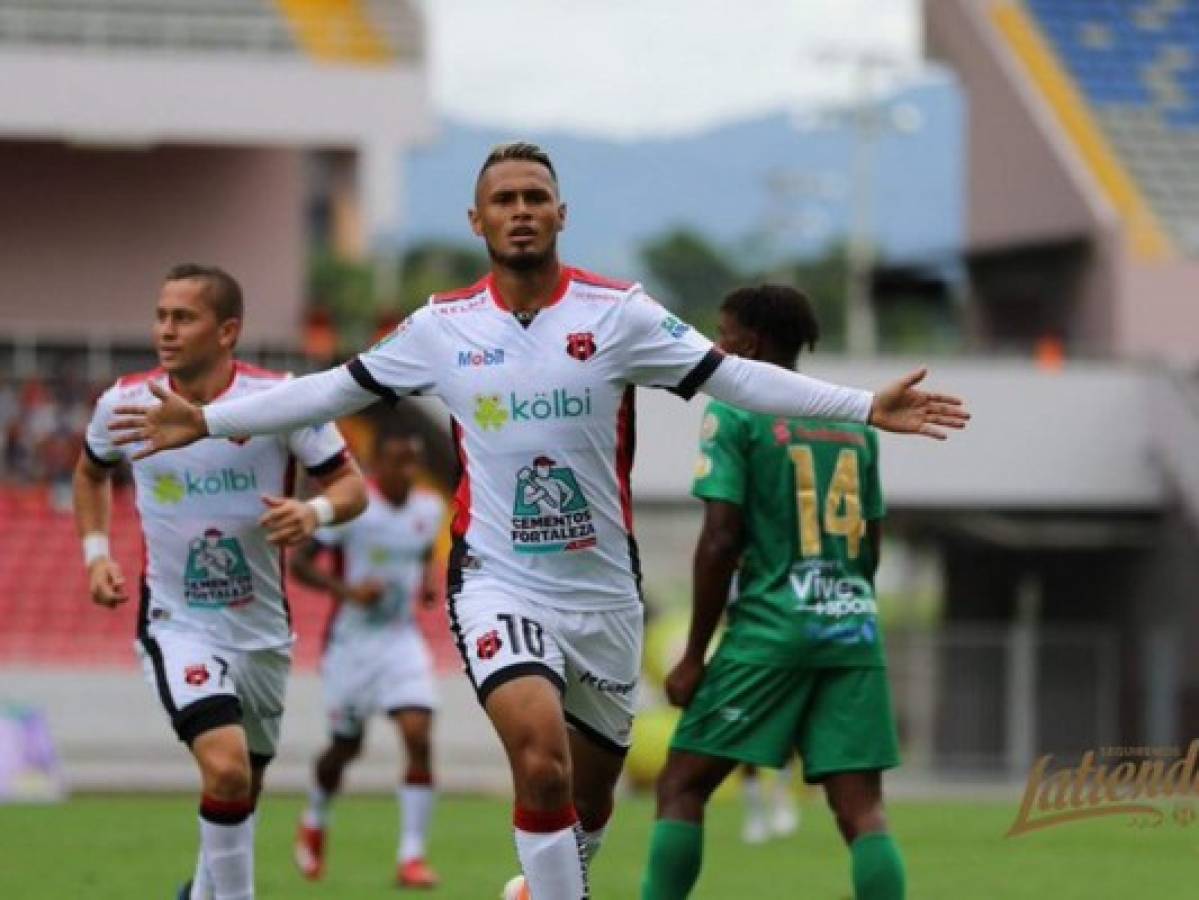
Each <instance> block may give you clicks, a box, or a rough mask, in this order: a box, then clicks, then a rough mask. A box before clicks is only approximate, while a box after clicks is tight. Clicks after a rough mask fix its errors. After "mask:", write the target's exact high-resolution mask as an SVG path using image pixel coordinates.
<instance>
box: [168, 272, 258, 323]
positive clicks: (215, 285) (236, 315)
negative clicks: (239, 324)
mask: <svg viewBox="0 0 1199 900" xmlns="http://www.w3.org/2000/svg"><path fill="white" fill-rule="evenodd" d="M189 278H195V279H198V280H200V281H203V282H204V284H205V287H206V290H205V291H204V297H205V299H206V300H207V301H208V305H209V306H210V307H211V308H212V311H213V312H214V313H216V317H217V319H218V320H219V321H221V322H224V321H225V320H226V319H242V318H244V317H245V304H244V303H243V302H242V296H241V285H240V284H238V283H237V279H236V278H234V277H233V276H232V275H230V274H229V273H228V272H226V271H225V270H224V269H221V268H218V267H217V266H202V265H200V264H198V263H179V264H178V265H175V266H171V268H170V271H168V272H167V277H166V280H167V281H184V280H186V279H189Z"/></svg>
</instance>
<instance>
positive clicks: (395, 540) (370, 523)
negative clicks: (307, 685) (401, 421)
mask: <svg viewBox="0 0 1199 900" xmlns="http://www.w3.org/2000/svg"><path fill="white" fill-rule="evenodd" d="M420 461H421V442H420V439H419V438H417V437H405V436H402V435H396V434H387V433H386V432H381V433H380V437H379V438H378V439H377V440H376V441H375V452H374V459H373V461H372V471H373V474H374V484H373V485H372V487H371V491H370V501H369V503H368V504H367V507H366V512H364V513H363V514H362V515H361V516H359V517H358V518H357V519H355V520H354V521H352V522H347V523H346V524H345V525H340V526H337V527H336V528H322V529H321V530H320V531H318V532H317V533H316V540H315V541H313V542H312V543H311V544H309V545H308V546H307V547H306V548H305V549H304V550H302V551H301V552H300V553H299V554H297V556H296V557H295V559H294V560H293V562H292V571H293V572H294V573H295V575H296V577H297V578H299V579H300V580H301V581H303V582H305V583H306V584H310V585H312V586H313V587H319V588H323V589H324V590H326V591H328V592H329V593H330V595H331V596H332V597H333V602H334V604H335V605H334V611H333V615H332V619H331V621H330V623H329V626H328V630H327V632H326V642H325V652H324V658H323V660H322V662H321V676H322V678H323V679H324V686H325V709H326V711H327V713H328V717H329V734H330V741H329V745H328V746H327V747H326V748H325V749H324V751H323V752H322V753H321V754H320V756H319V757H318V758H317V760H316V765H315V767H314V772H313V776H314V778H313V785H312V787H311V788H310V789H309V793H308V808H307V809H306V810H305V811H304V815H303V817H302V819H301V821H300V826H299V829H298V833H297V838H296V848H295V858H296V864H297V865H298V866H299V868H300V871H301V872H302V873H303V874H304V876H305V877H306V878H309V879H311V880H315V879H318V878H320V877H321V875H322V874H323V873H324V867H325V843H326V841H325V837H326V831H327V827H328V819H329V806H330V804H331V803H332V801H333V797H334V795H336V793H337V791H338V790H339V788H340V787H341V779H342V774H343V773H344V771H345V769H346V767H347V766H348V765H349V764H350V763H351V762H352V761H353V760H354V758H355V757H357V756H358V754H359V752H361V750H362V739H363V732H364V729H365V727H366V722H367V719H369V718H370V717H371V715H373V714H374V713H384V714H386V715H387V716H388V717H389V718H391V719H392V721H394V722H395V726H396V732H397V734H398V735H399V738H400V741H401V743H402V744H403V745H404V749H405V751H406V753H407V757H408V765H407V769H406V770H405V772H404V775H403V778H402V782H401V784H400V786H399V788H398V789H397V792H396V799H397V800H398V801H399V804H400V826H401V834H400V843H399V846H398V848H397V851H396V864H397V868H396V882H397V883H398V884H399V886H400V887H433V886H435V885H436V884H437V877H436V875H435V874H434V873H433V871H432V869H430V868H429V866H428V865H427V863H426V862H425V841H426V834H427V832H428V827H429V820H430V817H431V815H432V810H433V799H434V794H433V766H432V760H431V754H430V736H431V731H432V726H433V711H434V709H435V708H436V706H437V699H436V692H435V690H434V685H433V666H432V659H431V658H430V656H429V651H428V648H427V647H426V646H425V641H424V638H423V637H422V636H421V633H420V629H419V628H418V627H417V625H416V623H415V622H414V621H413V617H412V606H413V603H414V602H415V601H417V600H418V599H419V600H420V601H421V602H423V603H424V604H426V605H428V604H431V603H434V602H436V598H437V597H438V596H439V591H438V575H437V573H436V572H434V570H433V567H432V566H431V565H430V562H431V557H432V553H433V545H434V543H435V542H436V540H437V536H438V534H439V533H440V531H441V527H442V522H443V520H444V518H445V504H444V502H443V501H442V499H441V497H440V496H439V495H438V494H437V492H436V491H433V490H429V489H428V488H422V487H420V486H418V485H417V484H416V483H415V479H416V477H417V475H418V474H419V472H420ZM322 548H328V549H330V550H334V551H335V552H336V553H337V555H338V557H339V563H340V564H339V565H338V566H337V567H336V569H335V570H334V571H329V572H326V571H322V570H321V569H320V568H318V567H317V565H316V564H315V560H316V557H317V554H318V553H320V551H321V549H322Z"/></svg>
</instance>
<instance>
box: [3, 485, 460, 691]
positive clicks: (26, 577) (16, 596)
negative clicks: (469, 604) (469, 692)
mask: <svg viewBox="0 0 1199 900" xmlns="http://www.w3.org/2000/svg"><path fill="white" fill-rule="evenodd" d="M110 533H111V535H112V546H113V552H114V553H115V554H116V556H117V558H118V560H119V561H120V563H121V567H122V569H123V570H124V572H125V574H126V577H127V578H129V579H130V581H131V583H132V584H133V586H134V590H133V596H134V599H133V600H131V602H130V603H128V604H126V605H125V606H123V607H121V608H119V609H117V610H114V611H109V610H103V609H100V608H99V607H97V606H93V605H92V604H91V603H90V602H89V601H88V595H87V579H86V576H85V574H84V571H83V567H82V565H81V563H80V556H79V538H78V536H77V535H76V534H75V523H74V520H73V519H72V517H71V514H70V513H69V512H63V511H61V510H58V509H56V508H55V507H54V505H53V504H52V503H51V500H50V494H49V492H48V491H47V490H46V488H45V487H44V486H18V485H6V486H2V487H0V546H2V547H4V553H3V554H0V620H3V621H4V623H5V625H4V628H3V630H0V663H3V664H8V665H13V664H26V665H29V664H32V665H37V666H50V667H75V666H87V667H95V666H130V665H133V664H134V662H135V657H134V653H133V647H132V639H133V636H134V632H135V627H136V617H137V603H136V581H137V573H138V572H139V571H140V570H141V552H142V551H141V533H140V530H139V523H138V517H137V511H136V509H135V508H134V505H133V495H132V492H131V491H130V490H128V489H121V490H117V491H116V492H115V495H114V498H113V515H112V529H111V532H110ZM288 597H289V600H290V603H291V608H292V615H293V616H294V620H295V627H296V633H297V634H298V635H299V644H298V647H297V653H296V666H297V668H300V669H312V668H314V667H315V665H316V662H317V660H318V658H319V656H320V651H321V645H322V640H323V635H324V632H325V626H326V623H327V620H328V616H329V600H328V598H327V597H326V596H325V595H324V594H322V593H320V592H318V591H313V590H312V589H311V588H306V587H304V586H303V585H300V584H297V583H295V582H290V583H289V586H288ZM418 618H419V620H420V623H421V627H422V629H423V630H424V632H425V634H426V637H427V638H428V639H429V644H430V647H431V648H432V649H433V652H434V658H435V660H436V663H437V666H438V669H439V670H440V671H449V670H451V669H453V668H455V667H456V666H457V664H458V656H457V651H456V650H455V649H454V646H453V643H452V642H451V640H450V637H449V626H448V623H447V622H446V618H445V609H444V606H443V605H442V604H437V606H436V607H434V608H433V609H432V610H421V611H420V612H419V613H418Z"/></svg>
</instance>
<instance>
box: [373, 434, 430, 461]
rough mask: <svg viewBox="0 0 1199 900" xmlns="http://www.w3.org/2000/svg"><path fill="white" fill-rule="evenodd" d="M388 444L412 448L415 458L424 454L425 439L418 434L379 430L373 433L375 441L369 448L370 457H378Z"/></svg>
mask: <svg viewBox="0 0 1199 900" xmlns="http://www.w3.org/2000/svg"><path fill="white" fill-rule="evenodd" d="M388 444H407V445H409V446H410V447H412V449H413V451H414V452H415V453H416V455H417V456H423V455H424V452H425V439H424V437H423V436H421V435H420V434H418V433H416V432H414V431H389V430H387V429H385V428H380V429H379V430H378V431H376V432H375V439H374V441H373V446H372V447H371V451H372V455H373V456H378V455H379V454H380V453H382V452H383V450H384V448H385V447H387V445H388Z"/></svg>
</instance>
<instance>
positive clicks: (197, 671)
mask: <svg viewBox="0 0 1199 900" xmlns="http://www.w3.org/2000/svg"><path fill="white" fill-rule="evenodd" d="M183 680H184V681H186V682H187V683H188V684H190V685H191V686H192V687H201V686H202V685H204V684H206V683H207V682H208V666H206V665H204V663H198V664H197V665H194V666H187V667H186V668H185V669H184V670H183Z"/></svg>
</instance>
